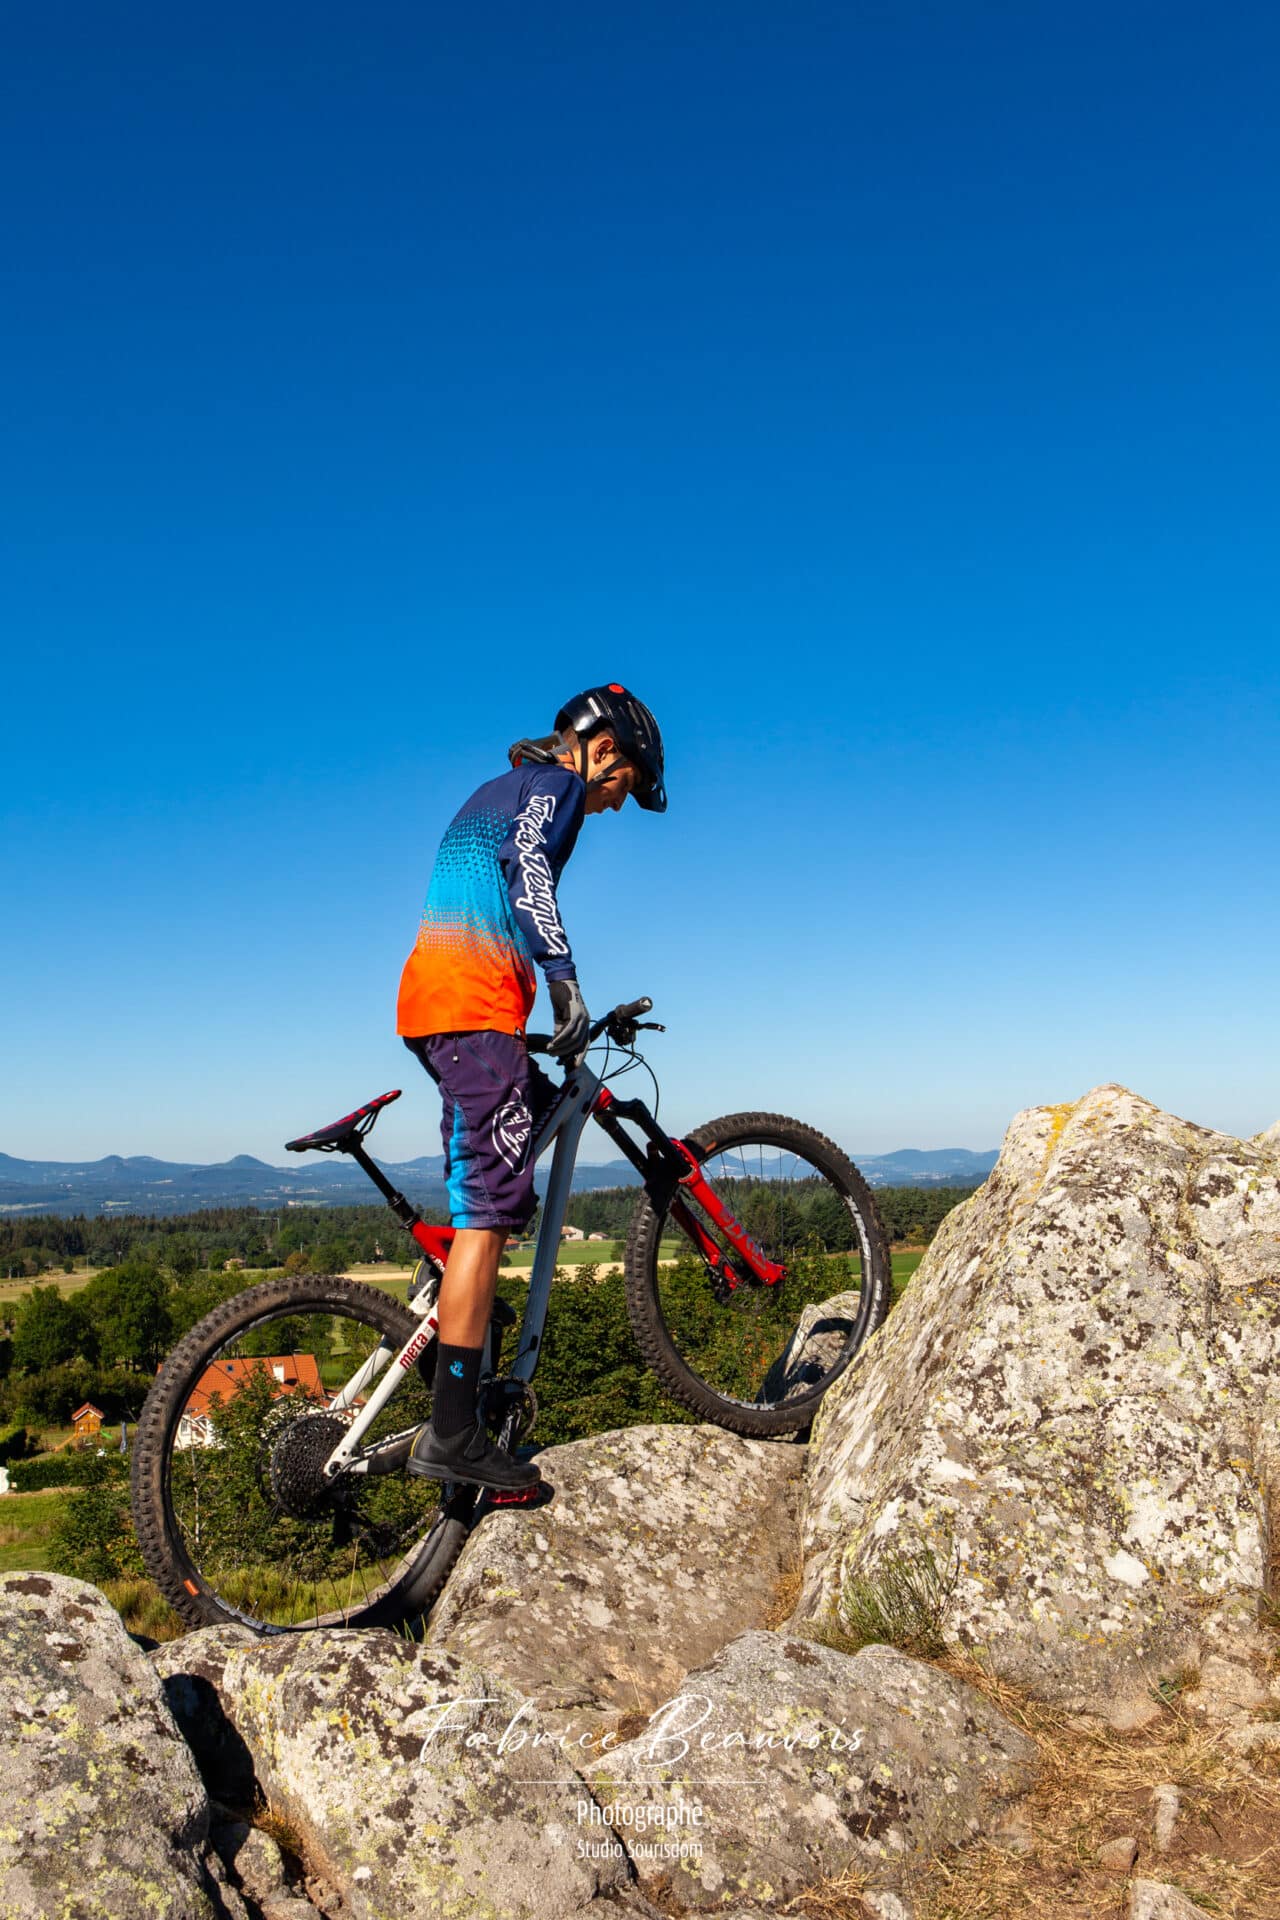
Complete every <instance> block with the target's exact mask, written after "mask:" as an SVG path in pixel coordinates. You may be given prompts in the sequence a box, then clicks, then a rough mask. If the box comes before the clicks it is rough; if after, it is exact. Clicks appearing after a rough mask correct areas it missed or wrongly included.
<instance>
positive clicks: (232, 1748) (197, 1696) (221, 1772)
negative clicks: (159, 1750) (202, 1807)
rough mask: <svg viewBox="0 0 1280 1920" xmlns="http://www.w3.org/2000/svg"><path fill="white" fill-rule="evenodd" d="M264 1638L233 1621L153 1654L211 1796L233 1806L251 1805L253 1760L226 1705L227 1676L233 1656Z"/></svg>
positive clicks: (188, 1636) (163, 1646)
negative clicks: (223, 1697) (239, 1650)
mask: <svg viewBox="0 0 1280 1920" xmlns="http://www.w3.org/2000/svg"><path fill="white" fill-rule="evenodd" d="M259 1638H260V1636H259V1635H258V1634H256V1633H254V1632H253V1631H252V1629H251V1628H249V1627H242V1626H238V1625H236V1624H235V1623H233V1622H228V1624H227V1625H226V1626H221V1627H201V1628H199V1629H198V1630H197V1631H196V1632H195V1633H184V1634H183V1635H182V1636H181V1637H180V1638H179V1639H177V1640H165V1641H162V1643H161V1644H160V1645H159V1646H158V1647H156V1648H155V1649H154V1650H153V1651H152V1653H151V1656H150V1658H151V1664H152V1666H153V1667H154V1668H155V1670H156V1672H157V1673H158V1674H159V1675H160V1678H161V1680H162V1681H163V1683H164V1690H165V1697H166V1699H167V1700H168V1702H169V1710H170V1712H171V1713H172V1714H173V1717H174V1719H175V1720H176V1721H177V1723H178V1727H179V1730H180V1731H181V1733H182V1736H183V1738H184V1739H185V1740H186V1742H187V1745H188V1746H189V1747H190V1748H191V1751H192V1753H193V1754H194V1755H195V1761H196V1765H197V1766H198V1767H199V1769H200V1776H201V1778H202V1779H203V1781H204V1783H205V1785H206V1787H207V1788H208V1789H209V1792H210V1793H211V1794H214V1795H215V1796H216V1797H217V1798H218V1799H219V1800H222V1801H225V1802H226V1804H227V1805H228V1806H233V1807H247V1806H250V1805H252V1802H253V1794H254V1779H253V1756H252V1754H251V1753H250V1752H249V1749H248V1748H247V1747H246V1746H245V1744H244V1741H243V1740H242V1739H241V1738H240V1736H239V1734H238V1733H237V1732H236V1730H235V1727H234V1725H233V1724H232V1722H231V1720H230V1719H229V1718H228V1716H227V1713H226V1710H225V1708H224V1707H223V1704H222V1693H223V1688H224V1674H225V1671H226V1665H227V1660H228V1658H229V1657H230V1655H231V1654H232V1653H233V1652H235V1651H236V1650H237V1649H238V1648H241V1647H253V1646H257V1644H258V1642H259Z"/></svg>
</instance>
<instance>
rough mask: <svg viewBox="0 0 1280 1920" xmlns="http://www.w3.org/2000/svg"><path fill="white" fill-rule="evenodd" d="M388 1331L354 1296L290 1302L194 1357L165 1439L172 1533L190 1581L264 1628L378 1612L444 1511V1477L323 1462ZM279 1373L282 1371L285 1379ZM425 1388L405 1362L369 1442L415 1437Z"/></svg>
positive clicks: (427, 1404)
mask: <svg viewBox="0 0 1280 1920" xmlns="http://www.w3.org/2000/svg"><path fill="white" fill-rule="evenodd" d="M384 1344H385V1347H386V1349H387V1359H386V1361H385V1362H384V1364H389V1363H390V1357H391V1355H392V1354H394V1352H395V1351H396V1350H397V1349H398V1346H399V1344H400V1343H399V1341H398V1339H397V1338H396V1336H395V1335H394V1334H389V1335H387V1336H385V1340H384V1335H383V1333H382V1331H381V1329H380V1328H379V1327H378V1326H377V1325H376V1324H375V1323H374V1321H373V1320H372V1319H371V1318H368V1317H365V1316H363V1315H362V1314H361V1313H360V1312H359V1311H357V1310H356V1308H355V1307H353V1306H352V1305H349V1304H348V1305H343V1306H339V1305H338V1304H337V1303H334V1304H326V1305H325V1306H324V1307H323V1308H319V1307H314V1308H308V1307H302V1308H301V1309H300V1308H299V1307H298V1305H296V1304H292V1303H289V1304H285V1305H283V1306H280V1307H275V1308H270V1309H268V1310H266V1311H264V1312H263V1313H261V1314H259V1315H257V1316H255V1317H254V1319H253V1320H251V1321H249V1322H247V1323H245V1324H244V1325H242V1326H240V1327H238V1328H236V1329H235V1330H234V1332H233V1333H232V1335H231V1336H230V1337H229V1338H228V1339H226V1340H225V1341H223V1342H222V1343H220V1344H219V1345H218V1346H216V1347H214V1348H211V1349H210V1350H209V1352H208V1354H207V1355H206V1356H205V1359H204V1364H203V1365H202V1366H200V1367H198V1368H196V1369H194V1370H193V1372H192V1375H191V1377H190V1379H189V1381H188V1383H187V1391H186V1393H185V1394H184V1395H183V1397H182V1401H181V1403H180V1405H179V1407H178V1410H177V1412H176V1414H175V1415H174V1417H173V1419H172V1421H171V1423H170V1430H169V1432H168V1434H167V1435H166V1439H165V1462H164V1482H165V1485H164V1496H165V1505H166V1509H167V1513H168V1517H169V1520H170V1527H169V1535H170V1539H171V1540H173V1541H174V1542H175V1544H176V1545H177V1546H178V1548H179V1553H180V1558H181V1559H182V1560H183V1561H185V1567H184V1570H183V1584H184V1585H185V1586H186V1587H187V1590H188V1591H189V1592H192V1593H193V1597H194V1595H195V1593H197V1592H199V1593H201V1594H203V1595H205V1596H208V1597H210V1598H212V1599H213V1600H215V1601H216V1602H217V1604H218V1606H219V1608H220V1609H221V1611H222V1612H223V1613H224V1614H226V1615H228V1616H229V1617H231V1618H233V1619H236V1620H241V1621H243V1622H244V1623H245V1624H246V1625H248V1626H252V1627H254V1628H256V1629H258V1630H259V1631H263V1630H265V1631H267V1632H285V1631H296V1630H298V1629H299V1628H305V1627H312V1626H328V1625H334V1626H343V1625H348V1624H350V1623H351V1622H352V1621H353V1620H354V1619H357V1618H362V1619H363V1618H367V1617H368V1616H369V1615H370V1613H371V1612H372V1613H376V1611H377V1609H378V1607H379V1605H380V1603H384V1602H386V1601H387V1599H388V1596H389V1595H390V1594H391V1592H392V1590H393V1589H394V1588H395V1587H397V1586H398V1585H399V1583H400V1581H401V1580H402V1579H403V1578H404V1576H405V1574H406V1573H407V1572H408V1571H409V1569H410V1567H411V1566H412V1564H413V1563H414V1562H415V1561H416V1560H417V1559H418V1558H419V1556H420V1555H421V1553H422V1552H423V1549H424V1547H425V1546H427V1545H428V1543H429V1539H430V1536H431V1533H432V1530H433V1528H435V1527H437V1526H439V1525H440V1524H442V1523H443V1521H444V1520H445V1518H446V1512H445V1507H444V1505H443V1504H442V1494H443V1493H445V1492H446V1491H447V1489H443V1488H442V1487H441V1486H440V1485H439V1483H437V1482H435V1481H428V1480H421V1479H416V1478H412V1477H410V1476H408V1475H406V1474H405V1473H404V1472H403V1471H397V1472H392V1473H388V1474H381V1475H373V1474H356V1473H351V1474H347V1475H345V1476H344V1477H343V1478H342V1480H341V1481H340V1482H338V1483H337V1485H336V1486H335V1485H332V1484H331V1483H326V1482H325V1481H324V1480H323V1478H322V1477H321V1473H320V1469H321V1467H322V1466H323V1462H324V1460H325V1459H326V1458H327V1456H328V1453H329V1452H330V1451H331V1448H332V1445H333V1444H334V1442H335V1441H336V1440H337V1439H339V1438H340V1437H341V1433H342V1431H343V1430H344V1429H345V1428H346V1427H347V1426H348V1425H349V1424H350V1422H351V1420H352V1419H353V1418H354V1417H355V1413H354V1411H352V1410H347V1411H346V1412H343V1411H335V1410H334V1409H333V1407H332V1402H333V1400H334V1398H335V1395H336V1391H337V1389H338V1388H339V1387H340V1386H341V1385H342V1384H343V1383H345V1382H348V1381H350V1379H351V1378H352V1375H353V1374H354V1373H355V1372H356V1370H357V1369H358V1368H359V1367H360V1366H361V1365H362V1364H363V1363H365V1362H366V1361H368V1360H369V1359H370V1356H372V1355H374V1354H375V1353H376V1352H377V1350H379V1349H380V1347H381V1346H383V1345H384ZM280 1374H283V1376H284V1377H283V1378H280V1377H279V1376H280ZM430 1412H431V1396H430V1394H429V1392H428V1391H427V1388H426V1386H425V1384H424V1383H423V1381H422V1380H421V1378H420V1377H419V1375H418V1374H417V1373H416V1372H414V1371H410V1372H409V1373H408V1374H407V1375H406V1377H405V1378H404V1379H403V1380H402V1381H401V1383H400V1384H399V1386H398V1387H397V1389H396V1391H395V1393H394V1394H393V1395H392V1396H391V1399H390V1401H389V1402H388V1404H387V1406H386V1407H384V1408H383V1410H382V1412H381V1413H380V1414H379V1415H378V1417H377V1419H376V1420H375V1421H374V1423H373V1425H372V1427H371V1428H370V1430H369V1432H368V1434H367V1435H365V1436H364V1440H363V1442H362V1447H363V1448H365V1449H367V1448H369V1447H371V1446H373V1445H375V1444H376V1443H378V1442H383V1443H385V1442H387V1441H389V1440H390V1439H392V1438H393V1437H394V1436H396V1435H407V1434H408V1433H409V1432H411V1431H412V1430H414V1429H416V1428H417V1427H418V1426H419V1425H421V1424H422V1422H423V1421H425V1420H426V1419H428V1418H429V1416H430Z"/></svg>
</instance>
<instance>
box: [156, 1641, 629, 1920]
mask: <svg viewBox="0 0 1280 1920" xmlns="http://www.w3.org/2000/svg"><path fill="white" fill-rule="evenodd" d="M195 1637H196V1638H202V1639H204V1645H203V1646H202V1647H201V1648H200V1649H198V1650H197V1657H198V1658H199V1660H200V1663H201V1665H202V1666H203V1667H204V1668H205V1670H206V1671H207V1672H215V1671H216V1672H217V1687H218V1691H219V1696H220V1700H221V1704H222V1708H223V1710H224V1712H225V1714H226V1716H227V1718H228V1720H229V1721H230V1722H231V1724H232V1726H233V1727H234V1731H235V1735H236V1738H237V1740H239V1741H241V1742H243V1743H244V1746H245V1747H246V1749H247V1750H248V1751H250V1752H251V1753H252V1756H253V1765H254V1770H255V1773H256V1776H257V1781H258V1785H259V1787H260V1789H261V1792H262V1794H263V1796H264V1798H265V1800H266V1802H267V1804H268V1805H269V1806H270V1808H271V1810H272V1813H273V1814H274V1815H275V1816H276V1817H277V1818H279V1819H281V1820H283V1821H284V1822H285V1823H286V1824H287V1825H288V1826H289V1827H290V1828H292V1829H293V1831H294V1832H296V1834H297V1835H298V1836H299V1839H300V1842H301V1846H302V1850H303V1852H304V1854H305V1856H306V1858H307V1861H308V1862H309V1864H310V1865H312V1866H313V1867H314V1868H316V1869H317V1870H318V1871H319V1872H320V1873H321V1874H322V1875H323V1877H324V1879H325V1880H326V1881H327V1883H328V1885H329V1886H330V1887H331V1888H333V1889H334V1890H335V1891H336V1892H337V1894H338V1895H339V1897H340V1898H341V1900H342V1902H343V1905H344V1911H347V1912H349V1913H350V1914H352V1915H353V1916H354V1917H355V1920H390V1917H391V1916H395V1917H396V1920H409V1917H410V1916H417V1915H423V1916H426V1915H431V1914H443V1913H451V1912H457V1913H463V1914H466V1915H467V1916H468V1920H489V1917H490V1916H492V1917H493V1920H498V1916H501V1920H525V1916H528V1917H529V1920H533V1917H534V1916H546V1917H547V1920H560V1917H561V1916H570V1915H576V1914H578V1913H580V1912H581V1911H582V1909H583V1908H584V1907H586V1906H587V1905H588V1903H589V1902H590V1901H591V1900H592V1899H593V1898H594V1897H596V1896H597V1895H600V1894H602V1893H603V1892H604V1891H606V1890H609V1889H616V1888H620V1887H623V1886H625V1885H626V1884H627V1883H628V1881H629V1880H630V1879H631V1877H632V1876H631V1873H630V1870H629V1868H628V1867H627V1865H626V1862H625V1861H619V1860H617V1859H606V1860H600V1859H596V1858H592V1857H591V1856H589V1855H585V1854H583V1855H580V1854H579V1853H578V1852H577V1850H576V1848H575V1845H574V1840H575V1836H576V1834H577V1833H578V1831H579V1816H578V1812H577V1808H578V1806H579V1804H580V1803H581V1802H583V1801H584V1800H586V1799H589V1797H590V1796H589V1792H588V1790H587V1788H586V1787H585V1785H584V1783H583V1782H582V1781H581V1780H580V1779H579V1778H578V1776H577V1775H576V1774H575V1772H574V1769H573V1766H572V1764H571V1762H570V1761H569V1760H568V1759H566V1756H565V1754H564V1753H563V1752H562V1751H561V1749H560V1746H559V1744H558V1739H557V1737H556V1736H555V1735H553V1733H552V1732H551V1730H550V1729H548V1728H547V1727H546V1725H545V1724H544V1722H543V1721H542V1720H541V1719H540V1717H539V1715H538V1712H537V1710H536V1708H535V1707H534V1706H533V1705H532V1704H531V1703H530V1702H529V1701H528V1699H527V1698H526V1697H525V1696H524V1695H522V1694H521V1693H518V1692H517V1691H516V1690H515V1689H514V1688H512V1687H510V1686H508V1685H506V1684H505V1683H504V1682H502V1681H501V1680H499V1679H496V1678H495V1677H494V1676H493V1675H492V1674H489V1673H487V1672H485V1671H484V1669H483V1668H481V1667H479V1666H477V1665H476V1664H475V1663H474V1662H471V1661H468V1660H465V1659H463V1658H461V1657H460V1656H458V1655H456V1654H453V1653H449V1652H447V1651H445V1650H444V1649H440V1648H428V1647H420V1646H415V1645H413V1644H412V1643H409V1642H406V1641H404V1640H401V1639H399V1638H398V1637H397V1636H396V1635H395V1634H391V1633H386V1632H378V1631H374V1632H362V1633H348V1632H341V1631H338V1630H328V1631H319V1632H315V1633H306V1634H297V1635H294V1634H290V1635H283V1636H281V1637H279V1638H274V1639H268V1640H262V1641H259V1642H258V1643H256V1644H255V1645H252V1646H238V1645H228V1646H225V1647H224V1648H223V1649H222V1657H219V1655H218V1650H217V1646H216V1642H213V1641H212V1640H211V1639H208V1638H205V1637H204V1636H195ZM179 1644H181V1643H179ZM171 1664H172V1656H171Z"/></svg>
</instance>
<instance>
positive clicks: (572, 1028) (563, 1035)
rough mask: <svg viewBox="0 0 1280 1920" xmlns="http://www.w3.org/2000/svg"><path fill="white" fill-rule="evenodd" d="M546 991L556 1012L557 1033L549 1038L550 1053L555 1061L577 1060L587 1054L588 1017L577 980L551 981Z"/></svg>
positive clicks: (589, 1020) (589, 1025) (589, 1024)
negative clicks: (580, 1055)
mask: <svg viewBox="0 0 1280 1920" xmlns="http://www.w3.org/2000/svg"><path fill="white" fill-rule="evenodd" d="M547 991H548V992H549V993H550V995H551V1004H552V1006H553V1007H554V1008H555V1010H556V1030H555V1032H554V1033H553V1034H552V1036H551V1051H552V1053H554V1054H555V1056H556V1058H557V1060H563V1061H566V1062H568V1061H572V1060H576V1059H577V1057H578V1055H579V1054H580V1053H583V1052H585V1051H586V1045H587V1040H588V1038H589V1037H590V1028H591V1015H590V1014H589V1013H588V1012H587V1003H586V1001H585V1000H584V999H583V997H582V990H581V988H580V987H579V985H578V983H577V981H576V980H552V981H550V982H549V983H548V987H547Z"/></svg>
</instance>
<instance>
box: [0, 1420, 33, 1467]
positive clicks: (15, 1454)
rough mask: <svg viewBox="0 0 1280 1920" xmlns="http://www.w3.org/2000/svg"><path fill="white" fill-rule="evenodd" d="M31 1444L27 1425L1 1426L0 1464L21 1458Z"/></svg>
mask: <svg viewBox="0 0 1280 1920" xmlns="http://www.w3.org/2000/svg"><path fill="white" fill-rule="evenodd" d="M30 1444H31V1443H30V1440H29V1439H28V1437H27V1430H26V1428H25V1427H0V1466H3V1465H7V1464H8V1462H9V1461H11V1460H21V1459H22V1457H23V1455H24V1454H26V1453H27V1452H28V1451H29V1448H30Z"/></svg>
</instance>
